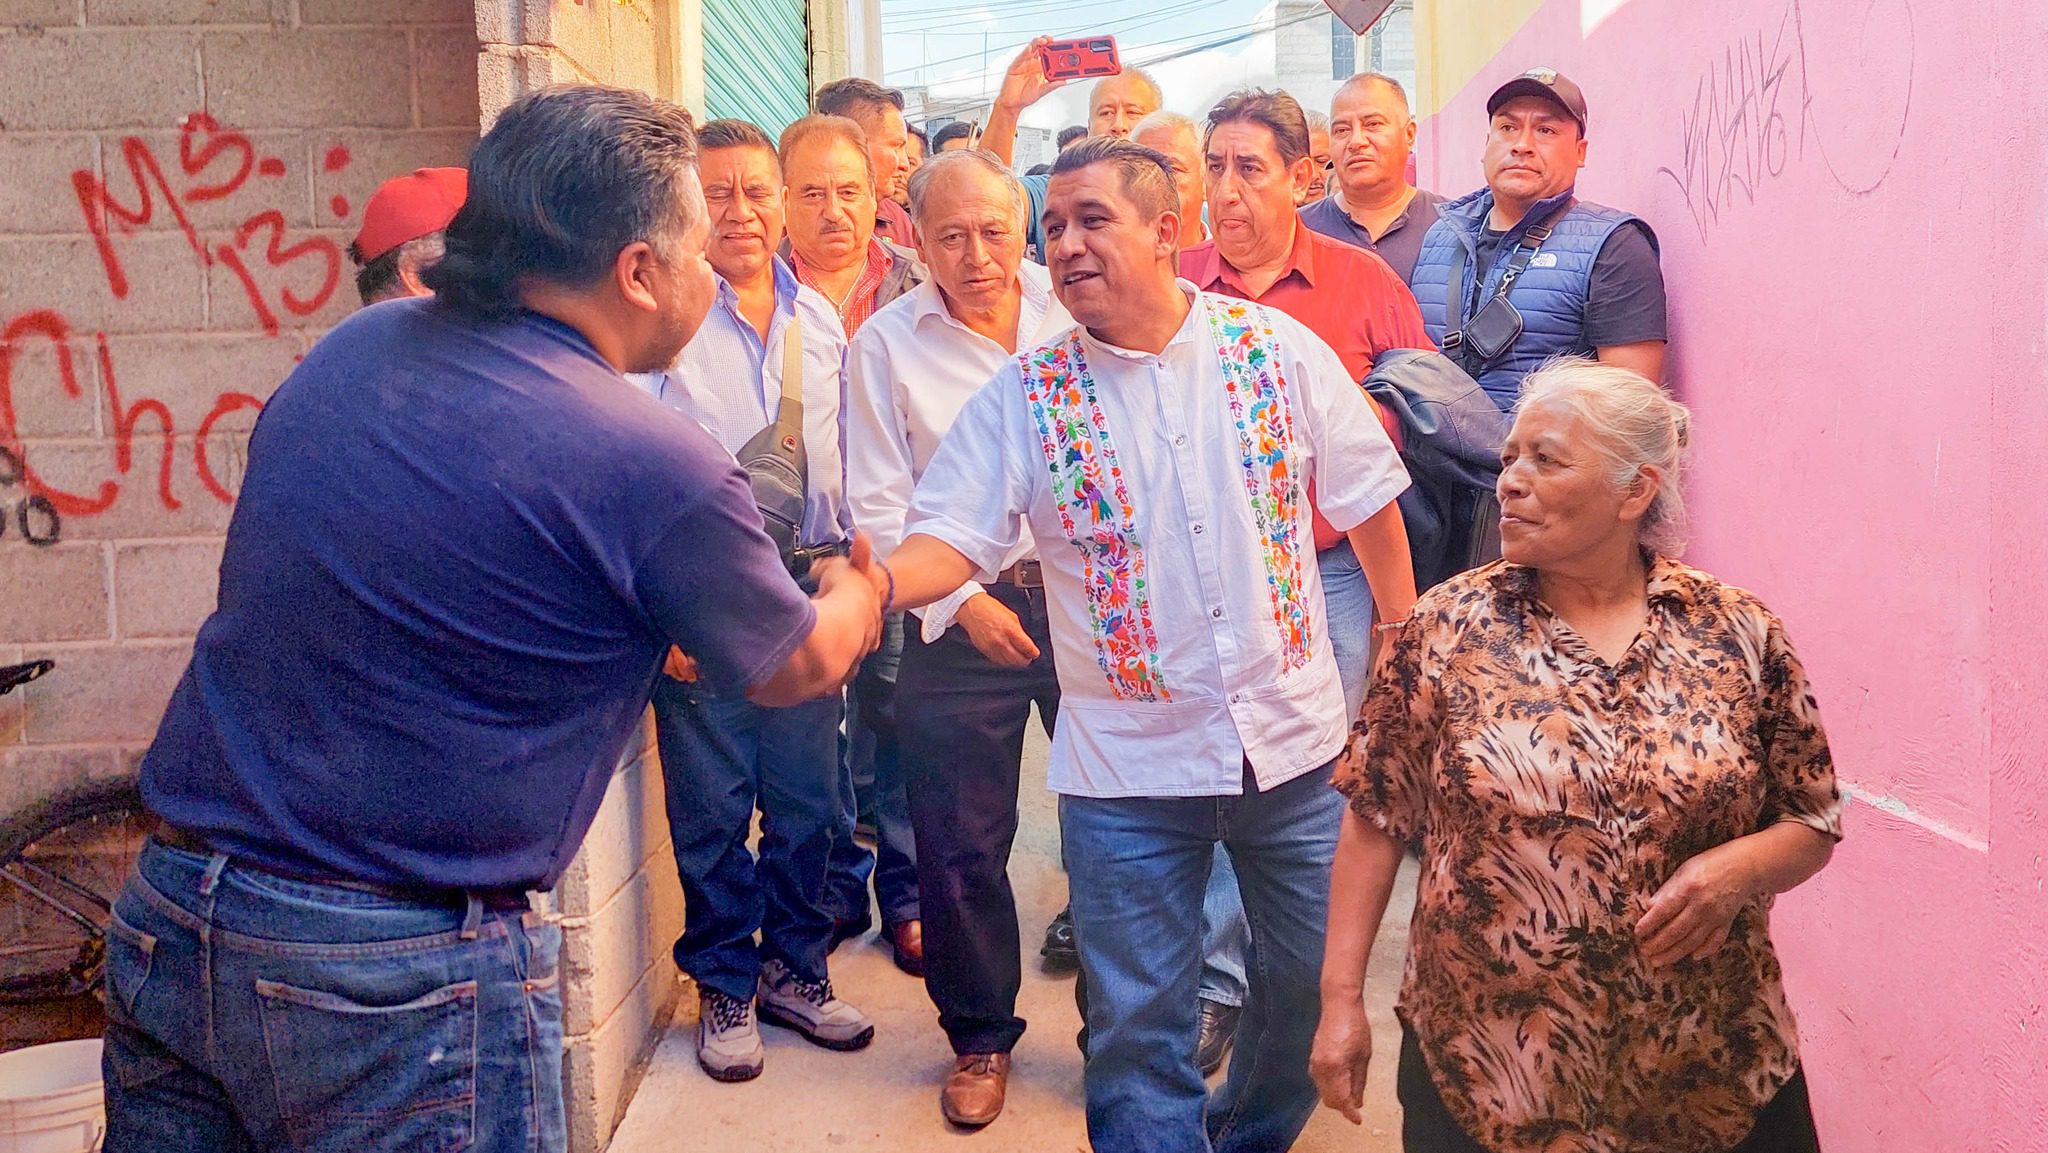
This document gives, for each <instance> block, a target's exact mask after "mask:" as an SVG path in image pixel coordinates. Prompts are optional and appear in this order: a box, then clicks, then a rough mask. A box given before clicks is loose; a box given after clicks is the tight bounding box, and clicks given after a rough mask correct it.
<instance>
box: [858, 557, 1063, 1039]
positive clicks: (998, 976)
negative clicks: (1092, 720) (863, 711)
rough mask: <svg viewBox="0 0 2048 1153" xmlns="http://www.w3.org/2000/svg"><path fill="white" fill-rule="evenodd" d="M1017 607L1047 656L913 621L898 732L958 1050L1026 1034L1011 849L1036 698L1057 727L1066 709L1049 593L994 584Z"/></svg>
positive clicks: (936, 993) (943, 992)
mask: <svg viewBox="0 0 2048 1153" xmlns="http://www.w3.org/2000/svg"><path fill="white" fill-rule="evenodd" d="M985 587H986V589H987V592H988V594H989V595H990V596H992V597H994V598H996V600H998V601H1000V602H1002V604H1003V605H1004V606H1005V607H1006V608H1008V609H1009V610H1010V611H1012V612H1014V613H1016V614H1017V618H1018V620H1019V621H1020V622H1021V623H1022V625H1023V627H1024V631H1025V632H1026V633H1027V634H1028V635H1029V636H1030V637H1031V640H1032V643H1034V644H1036V645H1037V646H1038V659H1037V660H1035V661H1033V662H1031V664H1030V665H1029V666H1027V667H1025V668H1021V669H1006V668H1002V667H1000V666H998V665H996V664H994V663H993V662H991V661H990V660H989V659H988V658H987V657H984V656H982V655H981V651H980V650H979V649H977V648H975V647H974V642H973V641H971V640H969V639H968V637H967V630H966V629H964V628H962V627H961V626H959V625H957V624H956V625H954V626H953V627H952V628H949V629H947V630H946V632H945V634H944V635H943V636H941V637H940V638H939V639H938V640H937V641H935V642H933V643H931V644H926V643H925V642H924V640H923V639H922V638H921V636H920V635H919V625H920V622H919V621H918V620H917V618H916V617H915V616H912V617H909V618H907V619H906V620H905V622H904V626H905V627H904V634H905V635H904V640H903V667H902V670H901V671H900V672H899V673H898V675H897V682H896V728H897V738H898V741H899V751H900V754H901V756H902V764H903V775H904V782H905V785H906V786H907V791H908V792H909V796H910V822H911V827H912V829H913V830H914V831H915V834H916V840H917V882H918V890H919V894H920V911H921V912H922V913H923V915H924V974H925V975H924V981H925V988H926V990H927V991H928V992H929V993H930V994H931V998H932V1003H933V1004H934V1005H936V1006H938V1010H939V1026H940V1027H941V1028H943V1029H944V1030H945V1031H946V1037H947V1039H948V1040H950V1041H951V1042H952V1045H953V1051H954V1052H955V1053H958V1054H961V1055H965V1054H969V1053H1007V1052H1009V1051H1010V1050H1011V1049H1012V1048H1014V1047H1015V1046H1016V1044H1017V1038H1018V1037H1020V1036H1022V1035H1023V1033H1024V1019H1023V1018H1021V1017H1019V1016H1017V991H1018V989H1019V988H1020V987H1021V986H1022V984H1023V980H1024V971H1023V953H1022V946H1021V942H1020V938H1019V935H1018V929H1017V900H1016V897H1015V895H1014V894H1013V893H1012V892H1011V889H1010V872H1009V867H1010V846H1011V844H1012V843H1013V842H1015V840H1016V839H1017V785H1018V774H1019V766H1020V764H1021V763H1022V761H1023V759H1024V727H1025V725H1026V724H1028V723H1029V721H1030V717H1031V706H1032V704H1033V703H1034V702H1036V703H1037V705H1038V711H1039V716H1040V718H1041V720H1042V723H1044V725H1045V726H1046V731H1047V732H1048V733H1049V732H1051V731H1052V724H1053V720H1054V718H1055V717H1056V716H1057V715H1058V713H1059V705H1060V688H1059V680H1058V678H1057V676H1055V674H1054V672H1053V659H1052V637H1051V635H1050V628H1049V625H1048V623H1047V619H1046V606H1045V590H1044V589H1042V588H1028V589H1027V588H1018V587H1017V586H1015V585H1007V584H991V585H987V586H985Z"/></svg>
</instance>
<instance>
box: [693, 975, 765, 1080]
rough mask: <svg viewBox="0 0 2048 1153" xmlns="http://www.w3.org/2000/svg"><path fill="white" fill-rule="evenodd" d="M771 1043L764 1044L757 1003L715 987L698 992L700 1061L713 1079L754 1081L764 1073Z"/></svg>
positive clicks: (698, 1048)
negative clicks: (738, 997)
mask: <svg viewBox="0 0 2048 1153" xmlns="http://www.w3.org/2000/svg"><path fill="white" fill-rule="evenodd" d="M767 1059H768V1047H767V1046H765V1045H763V1044H761V1025H760V1022H758V1021H756V1020H755V1019H754V1003H753V1002H752V1001H741V1000H738V999H737V998H733V997H728V996H726V995H725V994H723V993H721V992H719V991H718V990H716V989H700V990H699V991H698V994H697V1063H698V1064H699V1065H702V1066H704V1072H706V1073H708V1074H710V1075H711V1079H712V1080H714V1081H751V1080H753V1079H754V1078H756V1077H759V1076H760V1075H761V1065H762V1063H763V1062H765V1061H766V1060H767Z"/></svg>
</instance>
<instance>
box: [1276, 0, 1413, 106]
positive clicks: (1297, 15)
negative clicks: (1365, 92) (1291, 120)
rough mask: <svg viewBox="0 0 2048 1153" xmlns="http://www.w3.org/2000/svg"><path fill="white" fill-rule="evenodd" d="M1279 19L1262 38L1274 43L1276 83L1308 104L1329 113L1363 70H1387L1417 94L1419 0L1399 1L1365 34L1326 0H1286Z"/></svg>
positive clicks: (1279, 8)
mask: <svg viewBox="0 0 2048 1153" xmlns="http://www.w3.org/2000/svg"><path fill="white" fill-rule="evenodd" d="M1318 13H1320V14H1319V15H1318ZM1273 23H1274V26H1275V28H1276V31H1275V32H1274V33H1273V35H1272V36H1270V37H1260V41H1261V42H1262V43H1270V44H1271V45H1272V52H1273V76H1274V78H1275V83H1276V84H1277V86H1278V87H1280V88H1282V89H1285V90H1286V91H1287V92H1288V93H1290V94H1291V95H1293V97H1294V98H1295V99H1296V100H1299V101H1301V106H1302V107H1303V108H1305V109H1307V110H1309V111H1311V112H1322V113H1325V114H1327V113H1328V112H1329V110H1330V97H1331V96H1333V95H1334V94H1335V93H1336V91H1337V86H1338V85H1340V84H1342V83H1343V82H1344V81H1345V80H1346V79H1348V78H1350V77H1351V76H1354V75H1356V74H1358V73H1360V72H1384V73H1386V74H1387V75H1389V76H1392V77H1393V78H1394V79H1396V80H1398V81H1400V82H1401V85H1402V86H1403V87H1404V88H1406V89H1407V90H1408V92H1409V94H1410V97H1411V99H1412V98H1413V94H1414V92H1415V0H1394V4H1393V6H1392V7H1390V8H1388V9H1387V12H1386V15H1384V16H1382V17H1380V19H1379V22H1378V23H1376V24H1374V25H1373V26H1372V28H1371V29H1370V30H1368V31H1367V32H1366V34H1365V35H1363V36H1354V35H1352V33H1351V29H1350V28H1348V27H1346V26H1345V24H1344V22H1343V21H1342V20H1339V19H1337V17H1336V16H1335V15H1334V14H1333V13H1331V12H1330V10H1329V9H1328V8H1326V7H1325V6H1324V5H1323V4H1322V3H1321V0H1280V2H1279V3H1278V4H1277V5H1275V6H1274V13H1273Z"/></svg>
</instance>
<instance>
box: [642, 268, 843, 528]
mask: <svg viewBox="0 0 2048 1153" xmlns="http://www.w3.org/2000/svg"><path fill="white" fill-rule="evenodd" d="M774 261H775V314H774V316H773V317H771V318H770V319H769V321H768V339H767V340H766V341H763V340H762V339H761V334H760V333H759V332H757V331H755V329H754V325H753V323H752V322H751V321H749V320H748V319H747V318H746V317H745V316H743V315H741V314H740V301H739V295H738V294H737V293H735V292H734V291H733V290H732V286H731V285H729V284H727V283H726V282H725V278H724V277H719V278H718V294H717V296H716V297H715V298H714V299H713V301H712V304H711V311H710V313H708V314H707V315H706V316H705V317H704V326H703V327H702V328H699V329H698V330H697V335H695V336H693V337H691V338H690V343H689V344H687V345H685V346H683V351H682V352H681V353H679V354H677V356H676V362H675V363H674V364H673V365H671V366H669V369H668V371H667V372H649V373H634V374H631V376H630V378H629V379H631V380H633V381H634V382H635V383H637V384H639V385H640V387H642V388H644V389H646V390H647V391H648V392H650V393H653V394H654V397H655V399H657V400H660V401H661V402H662V403H664V404H667V405H669V406H670V407H672V408H675V409H679V410H681V411H682V412H683V413H684V414H685V415H687V416H689V417H690V418H691V419H693V420H695V421H696V422H697V423H698V424H701V425H703V426H704V428H705V430H706V431H707V432H709V433H710V434H711V435H712V436H714V437H716V438H717V439H718V443H720V444H722V445H724V446H725V450H726V451H727V452H730V453H738V452H739V450H740V449H742V448H745V447H746V445H747V442H748V441H749V440H752V439H753V438H754V436H755V435H756V434H758V433H759V432H760V431H761V430H762V429H764V428H767V427H768V426H769V425H771V424H774V423H775V416H776V412H777V410H778V409H780V408H781V407H782V357H783V351H782V345H783V338H784V336H786V335H787V333H788V332H789V320H790V317H792V316H795V317H799V318H801V320H802V324H801V328H802V331H803V374H804V382H803V391H802V393H801V395H802V397H803V402H804V458H805V468H806V469H807V471H808V472H809V474H810V475H809V487H810V491H809V492H808V493H806V494H805V499H804V523H803V543H804V544H806V545H820V544H836V543H842V542H845V541H847V540H850V539H852V536H853V518H852V515H851V512H850V511H849V510H848V508H847V505H846V496H845V493H846V460H845V453H844V446H845V428H844V425H843V424H842V422H841V420H840V414H841V413H842V412H843V411H844V407H845V403H846V331H845V329H843V328H842V327H840V324H839V315H838V313H837V312H836V311H835V310H834V309H833V307H832V305H831V303H830V302H829V301H827V300H826V299H825V297H824V296H823V294H821V293H819V292H818V291H816V290H815V289H810V288H805V287H804V286H803V285H801V284H798V283H797V281H796V275H795V274H794V273H793V272H791V271H790V268H789V265H788V264H786V263H784V262H783V260H782V258H781V257H779V256H778V257H775V258H774Z"/></svg>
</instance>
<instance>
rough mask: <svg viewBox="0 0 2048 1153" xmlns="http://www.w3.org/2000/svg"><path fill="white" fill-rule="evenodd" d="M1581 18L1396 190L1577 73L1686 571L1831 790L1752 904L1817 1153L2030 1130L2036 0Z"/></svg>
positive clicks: (2041, 695)
mask: <svg viewBox="0 0 2048 1153" xmlns="http://www.w3.org/2000/svg"><path fill="white" fill-rule="evenodd" d="M1461 6H1462V5H1461V4H1459V3H1457V2H1455V0H1442V3H1441V4H1440V6H1439V8H1440V12H1441V13H1442V14H1441V15H1440V17H1439V19H1442V20H1445V21H1455V20H1456V19H1457V13H1458V10H1459V8H1460V7H1461ZM1585 7H1586V8H1587V9H1588V10H1589V11H1586V12H1582V11H1581V0H1550V2H1549V3H1547V4H1545V5H1544V6H1543V7H1542V8H1541V9H1540V10H1539V11H1538V12H1537V13H1536V15H1535V16H1533V17H1532V18H1531V19H1530V20H1529V21H1528V22H1527V23H1526V24H1525V25H1524V26H1523V27H1522V28H1521V29H1520V31H1519V32H1518V33H1516V34H1515V36H1514V37H1513V38H1512V39H1511V40H1510V41H1509V43H1508V44H1507V46H1506V48H1505V49H1503V50H1502V51H1501V52H1500V53H1499V54H1497V55H1496V56H1495V57H1494V58H1493V59H1492V61H1491V63H1490V64H1489V65H1487V67H1486V68H1484V69H1483V70H1482V71H1481V72H1480V73H1479V75H1478V76H1477V77H1475V78H1473V79H1472V80H1471V81H1470V83H1468V84H1466V85H1465V87H1464V88H1463V89H1462V90H1461V91H1460V92H1459V93H1458V95H1457V96H1456V97H1455V98H1453V99H1452V100H1451V101H1450V102H1449V103H1448V104H1447V105H1446V106H1445V107H1444V108H1443V109H1442V111H1441V112H1440V113H1439V114H1438V115H1437V116H1435V117H1433V118H1432V119H1431V120H1430V121H1429V122H1427V123H1426V124H1425V126H1424V129H1423V137H1422V153H1423V159H1422V165H1421V171H1422V182H1423V183H1424V184H1425V185H1429V186H1431V187H1434V188H1436V189H1437V190H1439V191H1441V192H1444V193H1447V194H1454V195H1455V194H1460V193H1463V192H1465V191H1468V190H1470V189H1472V188H1475V187H1477V186H1478V184H1479V183H1480V174H1479V173H1480V170H1479V154H1480V148H1481V139H1482V136H1483V133H1484V130H1485V108H1484V102H1485V99H1486V96H1487V94H1488V93H1489V92H1491V91H1492V89H1493V88H1494V87H1495V86H1496V85H1497V84H1499V83H1500V82H1501V81H1503V80H1505V79H1506V78H1508V77H1510V76H1513V75H1515V74H1516V73H1519V72H1521V71H1522V70H1524V69H1526V68H1529V67H1533V66H1536V65H1539V64H1540V65H1547V66H1551V67H1555V68H1558V69H1560V70H1562V71H1564V72H1566V73H1567V74H1569V75H1570V76H1571V77H1572V78H1573V79H1575V80H1577V81H1578V82H1579V83H1580V85H1581V86H1582V87H1583V88H1584V89H1585V91H1586V94H1587V100H1588V103H1589V105H1590V113H1591V126H1590V131H1589V133H1588V136H1589V139H1590V142H1591V147H1590V155H1589V158H1588V167H1587V170H1586V172H1585V173H1584V175H1583V177H1582V179H1581V181H1580V184H1579V190H1580V194H1581V195H1582V196H1583V197H1585V198H1587V199H1591V200H1596V201H1599V202H1602V203H1606V204H1611V205H1615V206H1618V207H1625V208H1628V209H1630V210H1632V211H1634V212H1637V213H1638V214H1640V215H1642V216H1643V217H1644V218H1645V219H1647V220H1649V221H1650V222H1651V223H1652V225H1653V226H1654V227H1655V228H1656V230H1657V233H1658V236H1659V238H1660V239H1661V241H1662V243H1663V254H1664V270H1665V277H1666V281H1667V283H1668V285H1669V288H1670V296H1671V302H1672V324H1673V345H1672V352H1673V360H1672V362H1671V363H1672V368H1671V374H1672V378H1673V383H1674V384H1675V386H1676V387H1677V389H1678V390H1679V391H1680V392H1681V394H1682V395H1683V396H1684V397H1685V399H1686V400H1687V401H1688V402H1689V403H1690V404H1692V405H1693V406H1694V410H1695V412H1696V413H1697V416H1698V420H1697V424H1696V440H1695V445H1696V461H1695V465H1694V469H1693V478H1692V491H1691V497H1692V501H1693V505H1694V510H1695V515H1696V518H1697V525H1696V531H1695V534H1694V541H1695V543H1694V546H1693V548H1692V550H1691V552H1690V553H1689V554H1688V555H1689V559H1691V560H1693V561H1694V562H1695V563H1698V564H1701V565H1703V566H1704V567H1706V568H1708V569H1710V570H1712V571H1714V572H1716V573H1717V574H1719V575H1721V576H1722V577H1724V578H1726V579H1729V580H1732V581H1734V582H1737V583H1739V584H1743V585H1746V586H1749V587H1751V588H1754V589H1756V590H1758V591H1759V592H1760V593H1761V594H1762V595H1763V596H1764V597H1765V599H1766V600H1767V601H1768V602H1769V603H1770V604H1771V605H1772V607H1773V608H1775V609H1776V610H1777V611H1778V612H1779V613H1780V614H1781V615H1783V616H1784V617H1785V618H1786V620H1787V621H1788V623H1789V626H1790V628H1791V631H1792V636H1793V639H1794V641H1795V643H1796V644H1797V645H1798V646H1799V649H1800V651H1801V653H1802V655H1803V656H1804V657H1805V659H1806V662H1807V665H1808V667H1809V669H1810V671H1811V672H1812V674H1813V676H1814V678H1815V680H1816V683H1817V685H1818V687H1819V691H1820V695H1821V702H1822V706H1823V709H1824V711H1825V715H1826V718H1827V721H1828V725H1829V730H1830V733H1831V736H1832V738H1833V742H1834V749H1835V754H1836V757H1837V760H1838V764H1839V767H1840V771H1841V775H1842V778H1843V780H1844V781H1845V782H1846V783H1847V784H1848V785H1849V786H1850V788H1851V789H1852V790H1853V793H1854V795H1855V798H1856V801H1855V803H1854V804H1853V805H1852V807H1851V810H1850V815H1849V818H1848V830H1847V832H1848V838H1847V840H1846V841H1845V842H1844V844H1843V845H1842V847H1841V849H1840V851H1839V852H1838V853H1837V854H1836V857H1835V860H1834V863H1833V864H1832V866H1831V867H1830V868H1829V869H1828V870H1827V871H1826V872H1824V873H1823V874H1822V875H1821V876H1820V877H1819V878H1818V879H1816V880H1815V881H1814V882H1813V883H1811V884H1809V885H1807V886H1806V887H1804V888H1803V889H1801V890H1799V891H1797V892H1795V893H1793V894H1791V895H1789V896H1788V897H1786V898H1785V899H1784V900H1783V901H1782V902H1781V903H1780V905H1779V907H1778V912H1777V914H1776V918H1775V926H1774V928H1775V934H1776V938H1777V940H1778V943H1779V946H1780V949H1781V951H1782V953H1783V955H1784V958H1785V963H1786V968H1787V972H1788V980H1789V982H1790V984H1791V988H1792V995H1793V998H1794V1007H1795V1009H1796V1010H1797V1011H1798V1013H1799V1016H1800V1022H1801V1029H1802V1033H1803V1035H1804V1043H1805V1054H1806V1061H1807V1066H1808V1070H1809V1073H1810V1075H1811V1079H1812V1081H1813V1090H1814V1096H1815V1100H1816V1103H1817V1108H1818V1111H1819V1114H1820V1123H1821V1129H1822V1137H1823V1143H1824V1145H1825V1146H1826V1147H1827V1148H1828V1149H1829V1150H1831V1153H1843V1151H1849V1153H1864V1151H1869V1153H1876V1151H1890V1150H1900V1151H1913V1153H1919V1151H1937V1150H1938V1151H1949V1150H1954V1151H1958V1153H1963V1151H1968V1153H1975V1151H1978V1150H1997V1151H1999V1153H2008V1151H2018V1150H2048V1014H2044V1013H2043V1010H2042V1003H2043V999H2044V992H2048V911H2044V908H2048V907H2044V893H2043V887H2042V886H2043V876H2044V872H2048V869H2044V865H2043V855H2044V854H2048V815H2044V811H2043V810H2044V807H2048V755H2044V754H2048V748H2044V744H2048V742H2044V740H2043V734H2044V731H2048V722H2044V720H2043V719H2042V714H2043V713H2044V711H2048V676H2044V675H2043V674H2042V669H2043V667H2044V665H2048V624H2044V614H2043V609H2042V604H2043V597H2044V596H2048V549H2044V544H2043V536H2044V532H2048V513H2044V501H2043V499H2042V496H2041V492H2042V476H2041V470H2042V467H2043V465H2044V463H2048V382H2044V372H2043V363H2044V361H2043V345H2044V337H2048V315H2044V295H2048V196H2044V189H2048V66H2044V65H2043V63H2041V62H2040V60H2039V59H2038V57H2039V56H2041V55H2042V49H2043V48H2044V46H2048V5H2043V4H2041V3H2039V2H2038V0H1940V2H1938V3H1937V2H1936V0H1912V2H1911V3H1908V0H1625V2H1622V3H1616V2H1614V0H1605V2H1599V3H1595V2H1594V0H1585ZM1594 8H1597V9H1599V10H1600V11H1601V12H1605V13H1606V15H1605V17H1604V19H1594V18H1592V17H1593V14H1592V12H1591V11H1590V10H1591V9H1594ZM1458 34H1459V32H1458V30H1457V29H1456V28H1455V27H1451V28H1450V29H1449V30H1448V31H1447V32H1446V35H1450V36H1456V35H1458Z"/></svg>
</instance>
